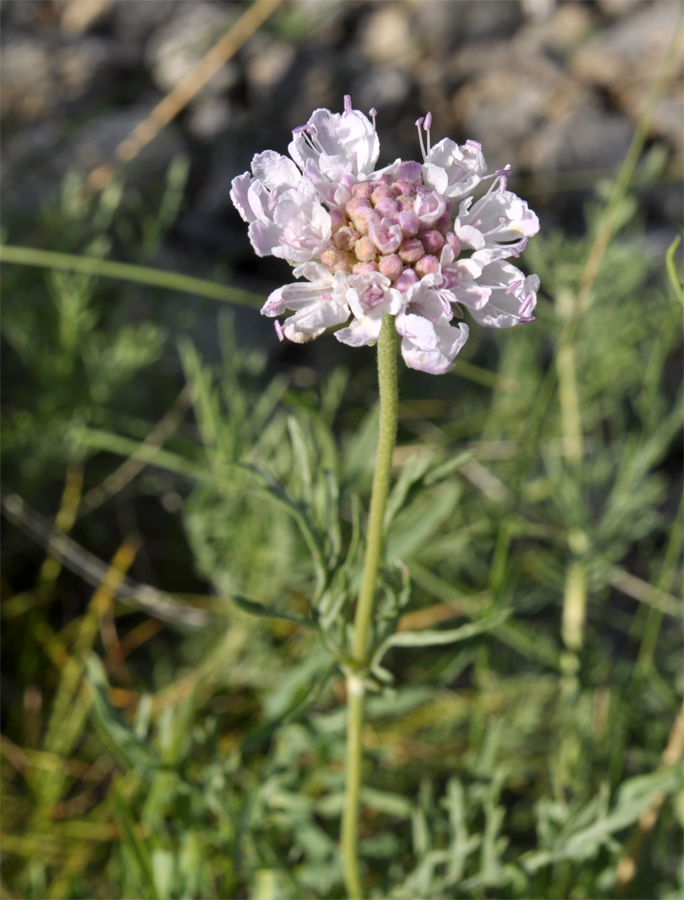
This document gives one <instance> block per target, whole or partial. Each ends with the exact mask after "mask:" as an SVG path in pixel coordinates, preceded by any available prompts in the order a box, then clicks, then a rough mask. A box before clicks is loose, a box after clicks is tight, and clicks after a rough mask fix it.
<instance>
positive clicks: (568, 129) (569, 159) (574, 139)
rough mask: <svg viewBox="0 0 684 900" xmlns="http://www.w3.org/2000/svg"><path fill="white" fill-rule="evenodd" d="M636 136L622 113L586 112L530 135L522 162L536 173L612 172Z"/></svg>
mask: <svg viewBox="0 0 684 900" xmlns="http://www.w3.org/2000/svg"><path fill="white" fill-rule="evenodd" d="M633 133H634V130H633V128H632V125H631V124H630V122H629V121H628V120H627V119H626V118H625V116H623V115H621V114H619V113H616V112H604V111H601V110H598V109H583V110H579V111H578V112H577V113H575V115H573V116H572V117H571V118H569V119H567V120H565V121H563V122H549V123H547V124H545V125H544V126H542V127H541V128H540V129H538V130H537V131H535V133H534V134H532V135H530V136H529V137H528V139H527V140H526V141H525V142H524V144H523V145H522V147H521V148H520V153H519V161H520V163H521V165H523V166H524V167H525V168H527V169H530V170H531V171H534V172H568V171H577V170H582V169H610V170H612V169H615V168H616V167H617V166H619V165H620V163H621V162H622V161H623V159H624V158H625V155H626V153H627V150H628V149H629V144H630V141H631V140H632V135H633Z"/></svg>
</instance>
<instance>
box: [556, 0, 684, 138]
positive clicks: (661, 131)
mask: <svg viewBox="0 0 684 900" xmlns="http://www.w3.org/2000/svg"><path fill="white" fill-rule="evenodd" d="M680 15H681V4H680V3H672V2H670V0H659V2H655V3H651V4H649V5H647V6H643V7H640V8H639V9H638V10H637V12H636V13H635V14H634V15H630V16H628V17H625V18H623V19H620V20H618V21H617V22H615V24H613V25H611V26H610V27H609V28H608V29H607V30H606V31H604V32H602V33H600V34H598V35H596V36H595V37H593V38H592V39H591V40H588V41H587V42H586V43H585V44H583V45H582V46H581V47H580V48H579V49H578V50H577V51H576V53H575V54H574V55H573V56H572V58H571V60H570V69H571V71H572V72H573V73H574V74H575V75H576V76H577V77H578V78H580V79H581V80H583V81H584V82H586V83H588V84H593V85H598V86H600V87H602V88H604V89H605V90H607V91H608V92H609V94H610V96H611V98H612V99H613V101H614V102H615V103H616V105H618V106H619V107H620V108H622V109H623V110H624V111H625V112H626V113H627V115H628V116H629V117H630V119H632V121H633V122H637V121H638V120H639V119H640V117H641V116H642V114H643V112H644V111H645V109H646V106H647V102H648V98H649V95H650V92H651V89H652V87H653V84H654V82H655V79H656V78H657V76H658V73H659V72H660V69H661V67H662V64H663V61H664V59H665V57H666V54H667V51H668V48H669V46H670V43H671V41H672V38H673V36H674V34H675V31H676V28H677V24H678V21H679V17H680ZM683 68H684V49H681V48H680V51H679V56H678V61H677V67H676V71H675V72H674V73H673V76H672V79H671V81H670V84H669V85H668V87H667V89H666V92H665V95H664V97H663V100H662V101H661V103H660V105H659V107H658V109H657V111H656V115H655V117H654V121H653V124H652V133H653V134H654V135H658V136H660V137H664V138H666V139H667V140H668V141H670V142H671V143H672V144H673V145H674V146H675V147H677V148H679V150H680V151H681V149H682V145H683V144H684V131H683V129H682V109H683V108H684V86H683V84H682V74H683Z"/></svg>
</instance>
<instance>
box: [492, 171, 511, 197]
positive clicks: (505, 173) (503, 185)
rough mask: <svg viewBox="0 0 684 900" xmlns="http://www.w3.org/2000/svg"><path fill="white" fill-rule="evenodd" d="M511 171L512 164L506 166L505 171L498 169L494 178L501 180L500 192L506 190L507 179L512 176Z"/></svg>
mask: <svg viewBox="0 0 684 900" xmlns="http://www.w3.org/2000/svg"><path fill="white" fill-rule="evenodd" d="M510 171H511V167H510V164H506V165H505V166H504V167H503V169H497V170H496V172H495V173H494V177H495V178H498V179H499V190H500V191H505V190H506V179H507V177H508V175H509V174H510Z"/></svg>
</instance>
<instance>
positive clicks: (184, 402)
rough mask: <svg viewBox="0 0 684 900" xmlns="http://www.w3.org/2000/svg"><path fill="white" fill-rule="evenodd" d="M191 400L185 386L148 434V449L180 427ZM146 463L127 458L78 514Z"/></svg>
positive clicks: (84, 501)
mask: <svg viewBox="0 0 684 900" xmlns="http://www.w3.org/2000/svg"><path fill="white" fill-rule="evenodd" d="M191 402H192V398H191V393H190V389H189V388H188V387H185V388H183V390H182V391H181V392H180V394H179V395H178V398H177V399H176V402H175V403H174V405H173V407H172V408H171V409H170V410H169V412H168V413H167V414H166V415H165V416H164V417H163V419H161V420H160V421H159V422H158V424H157V425H156V426H155V428H154V429H153V430H152V431H151V432H150V433H149V434H148V436H147V437H146V438H145V440H144V441H143V444H142V445H143V446H144V447H146V448H148V449H158V448H159V447H161V446H162V445H163V444H164V442H165V441H166V440H167V438H169V437H170V436H171V435H172V434H173V432H174V431H175V430H176V428H178V426H179V424H180V422H181V419H182V418H183V414H184V413H185V411H186V410H187V408H188V407H189V406H190V403H191ZM146 465H148V463H147V461H146V460H140V459H133V458H129V459H127V460H126V461H125V462H123V463H122V464H121V465H120V466H119V468H118V469H117V470H116V471H115V472H112V474H111V475H108V476H107V478H105V480H104V481H103V482H102V484H99V485H97V487H94V488H92V489H91V490H90V491H88V493H87V494H86V495H85V496H84V497H83V499H82V500H81V503H80V505H79V507H78V515H79V516H83V515H85V514H86V513H89V512H91V511H92V510H93V509H96V508H97V507H98V506H101V505H102V504H103V503H104V502H105V501H106V500H109V498H110V497H113V496H114V494H117V493H118V492H119V491H120V490H121V489H122V488H124V487H125V486H126V485H127V484H128V483H129V482H130V481H132V480H133V478H135V476H136V475H137V474H138V473H139V472H141V471H142V469H144V468H145V466H146Z"/></svg>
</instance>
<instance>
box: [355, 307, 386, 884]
mask: <svg viewBox="0 0 684 900" xmlns="http://www.w3.org/2000/svg"><path fill="white" fill-rule="evenodd" d="M396 354H397V351H396V332H395V330H394V319H393V317H392V316H390V315H388V314H387V313H385V314H384V316H383V319H382V328H381V330H380V337H379V338H378V387H379V390H380V423H379V434H378V452H377V457H376V462H375V472H374V474H373V487H372V491H371V503H370V515H369V519H368V534H367V540H366V556H365V559H364V564H363V576H362V579H361V589H360V591H359V599H358V602H357V604H356V615H355V618H354V644H353V650H352V656H353V662H354V667H355V669H356V670H357V671H359V672H360V671H362V670H363V669H364V668H365V666H366V665H367V662H368V658H367V656H368V632H369V628H370V624H371V620H372V616H373V601H374V600H375V589H376V583H377V579H378V570H379V568H380V559H381V557H382V546H383V523H384V519H385V504H386V502H387V494H388V493H389V485H390V476H391V471H392V454H393V452H394V446H395V444H396V439H397V410H398V405H399V399H398V391H397V355H396ZM363 698H364V683H363V680H362V678H360V677H359V675H357V674H356V673H355V672H350V673H349V675H348V676H347V762H346V789H345V798H344V812H343V815H342V862H343V867H344V881H345V885H346V888H347V892H348V895H349V900H362V898H363V889H362V887H361V877H360V874H359V853H358V839H359V805H360V793H361V759H362V754H363V744H362V731H363Z"/></svg>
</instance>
